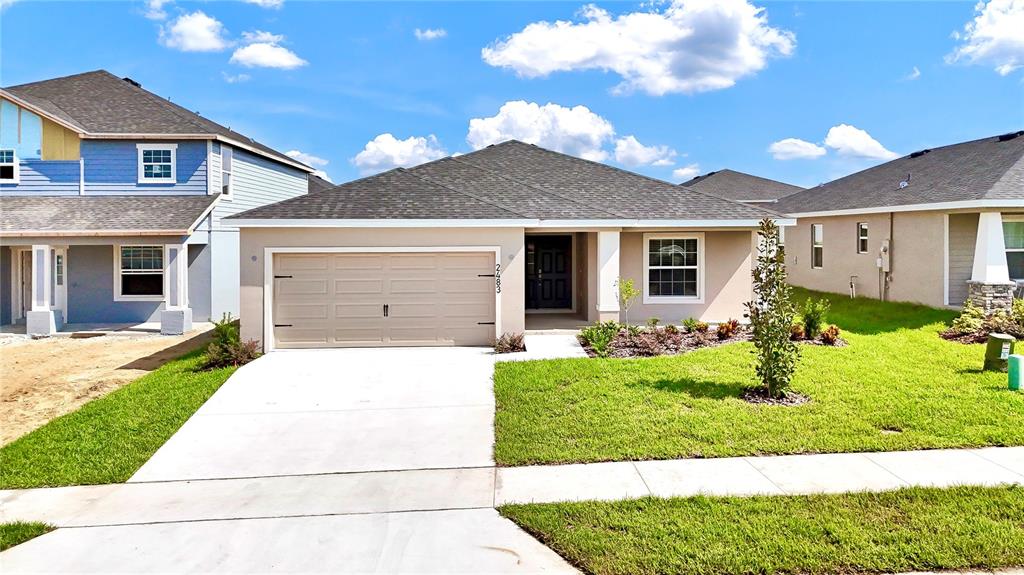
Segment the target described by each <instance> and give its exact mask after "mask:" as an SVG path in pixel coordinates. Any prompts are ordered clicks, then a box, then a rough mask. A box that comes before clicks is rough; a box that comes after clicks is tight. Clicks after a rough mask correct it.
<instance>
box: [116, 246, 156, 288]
mask: <svg viewBox="0 0 1024 575" xmlns="http://www.w3.org/2000/svg"><path fill="white" fill-rule="evenodd" d="M117 272H118V273H117V274H116V279H117V286H116V291H115V295H116V296H117V297H118V298H123V299H156V300H159V299H162V298H163V295H164V247H163V246H118V247H117Z"/></svg>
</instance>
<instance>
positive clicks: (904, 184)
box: [900, 150, 927, 190]
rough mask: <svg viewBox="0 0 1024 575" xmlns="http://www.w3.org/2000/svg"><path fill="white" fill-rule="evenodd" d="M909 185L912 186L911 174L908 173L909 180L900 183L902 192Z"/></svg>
mask: <svg viewBox="0 0 1024 575" xmlns="http://www.w3.org/2000/svg"><path fill="white" fill-rule="evenodd" d="M926 151H927V150H926ZM922 153H923V152H922ZM909 185H910V174H909V173H908V174H907V179H905V180H902V181H900V189H901V190H902V189H903V188H905V187H907V186H909Z"/></svg>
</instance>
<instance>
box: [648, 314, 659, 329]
mask: <svg viewBox="0 0 1024 575" xmlns="http://www.w3.org/2000/svg"><path fill="white" fill-rule="evenodd" d="M659 322H661V320H660V319H658V318H656V317H649V318H647V329H649V330H651V331H654V330H656V329H658V323H659Z"/></svg>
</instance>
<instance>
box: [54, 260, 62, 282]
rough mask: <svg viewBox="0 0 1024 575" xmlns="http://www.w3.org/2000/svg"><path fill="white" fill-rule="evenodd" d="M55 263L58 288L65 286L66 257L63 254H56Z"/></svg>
mask: <svg viewBox="0 0 1024 575" xmlns="http://www.w3.org/2000/svg"><path fill="white" fill-rule="evenodd" d="M53 261H54V273H53V275H54V282H55V283H56V284H57V285H58V286H62V285H64V256H63V255H62V254H56V255H54V258H53Z"/></svg>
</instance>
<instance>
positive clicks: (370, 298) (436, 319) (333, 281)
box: [273, 252, 495, 348]
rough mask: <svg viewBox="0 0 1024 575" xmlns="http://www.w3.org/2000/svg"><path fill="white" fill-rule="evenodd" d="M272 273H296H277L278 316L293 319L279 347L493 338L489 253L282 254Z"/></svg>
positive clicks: (278, 333)
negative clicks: (386, 307)
mask: <svg viewBox="0 0 1024 575" xmlns="http://www.w3.org/2000/svg"><path fill="white" fill-rule="evenodd" d="M285 270H288V271H285ZM274 273H275V274H278V275H291V276H292V277H291V278H280V279H277V280H275V291H274V310H273V314H274V323H275V324H276V325H285V324H290V325H291V326H292V327H279V328H275V330H274V335H275V343H276V346H277V347H281V348H288V347H346V346H353V347H359V346H363V347H365V346H382V345H409V346H412V345H487V344H489V343H490V342H491V341H493V339H494V325H493V322H494V318H495V294H494V289H495V288H494V278H493V277H479V276H487V275H490V274H493V273H494V256H493V254H490V253H469V252H467V253H462V252H458V253H454V252H453V253H419V252H416V253H412V252H410V253H380V254H377V253H373V254H348V253H346V254H328V255H323V254H313V255H309V254H280V255H278V256H276V258H275V262H274ZM325 286H326V287H325ZM325 292H326V293H325ZM385 304H387V305H388V316H387V317H384V313H383V312H384V310H383V307H384V305H385Z"/></svg>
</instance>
